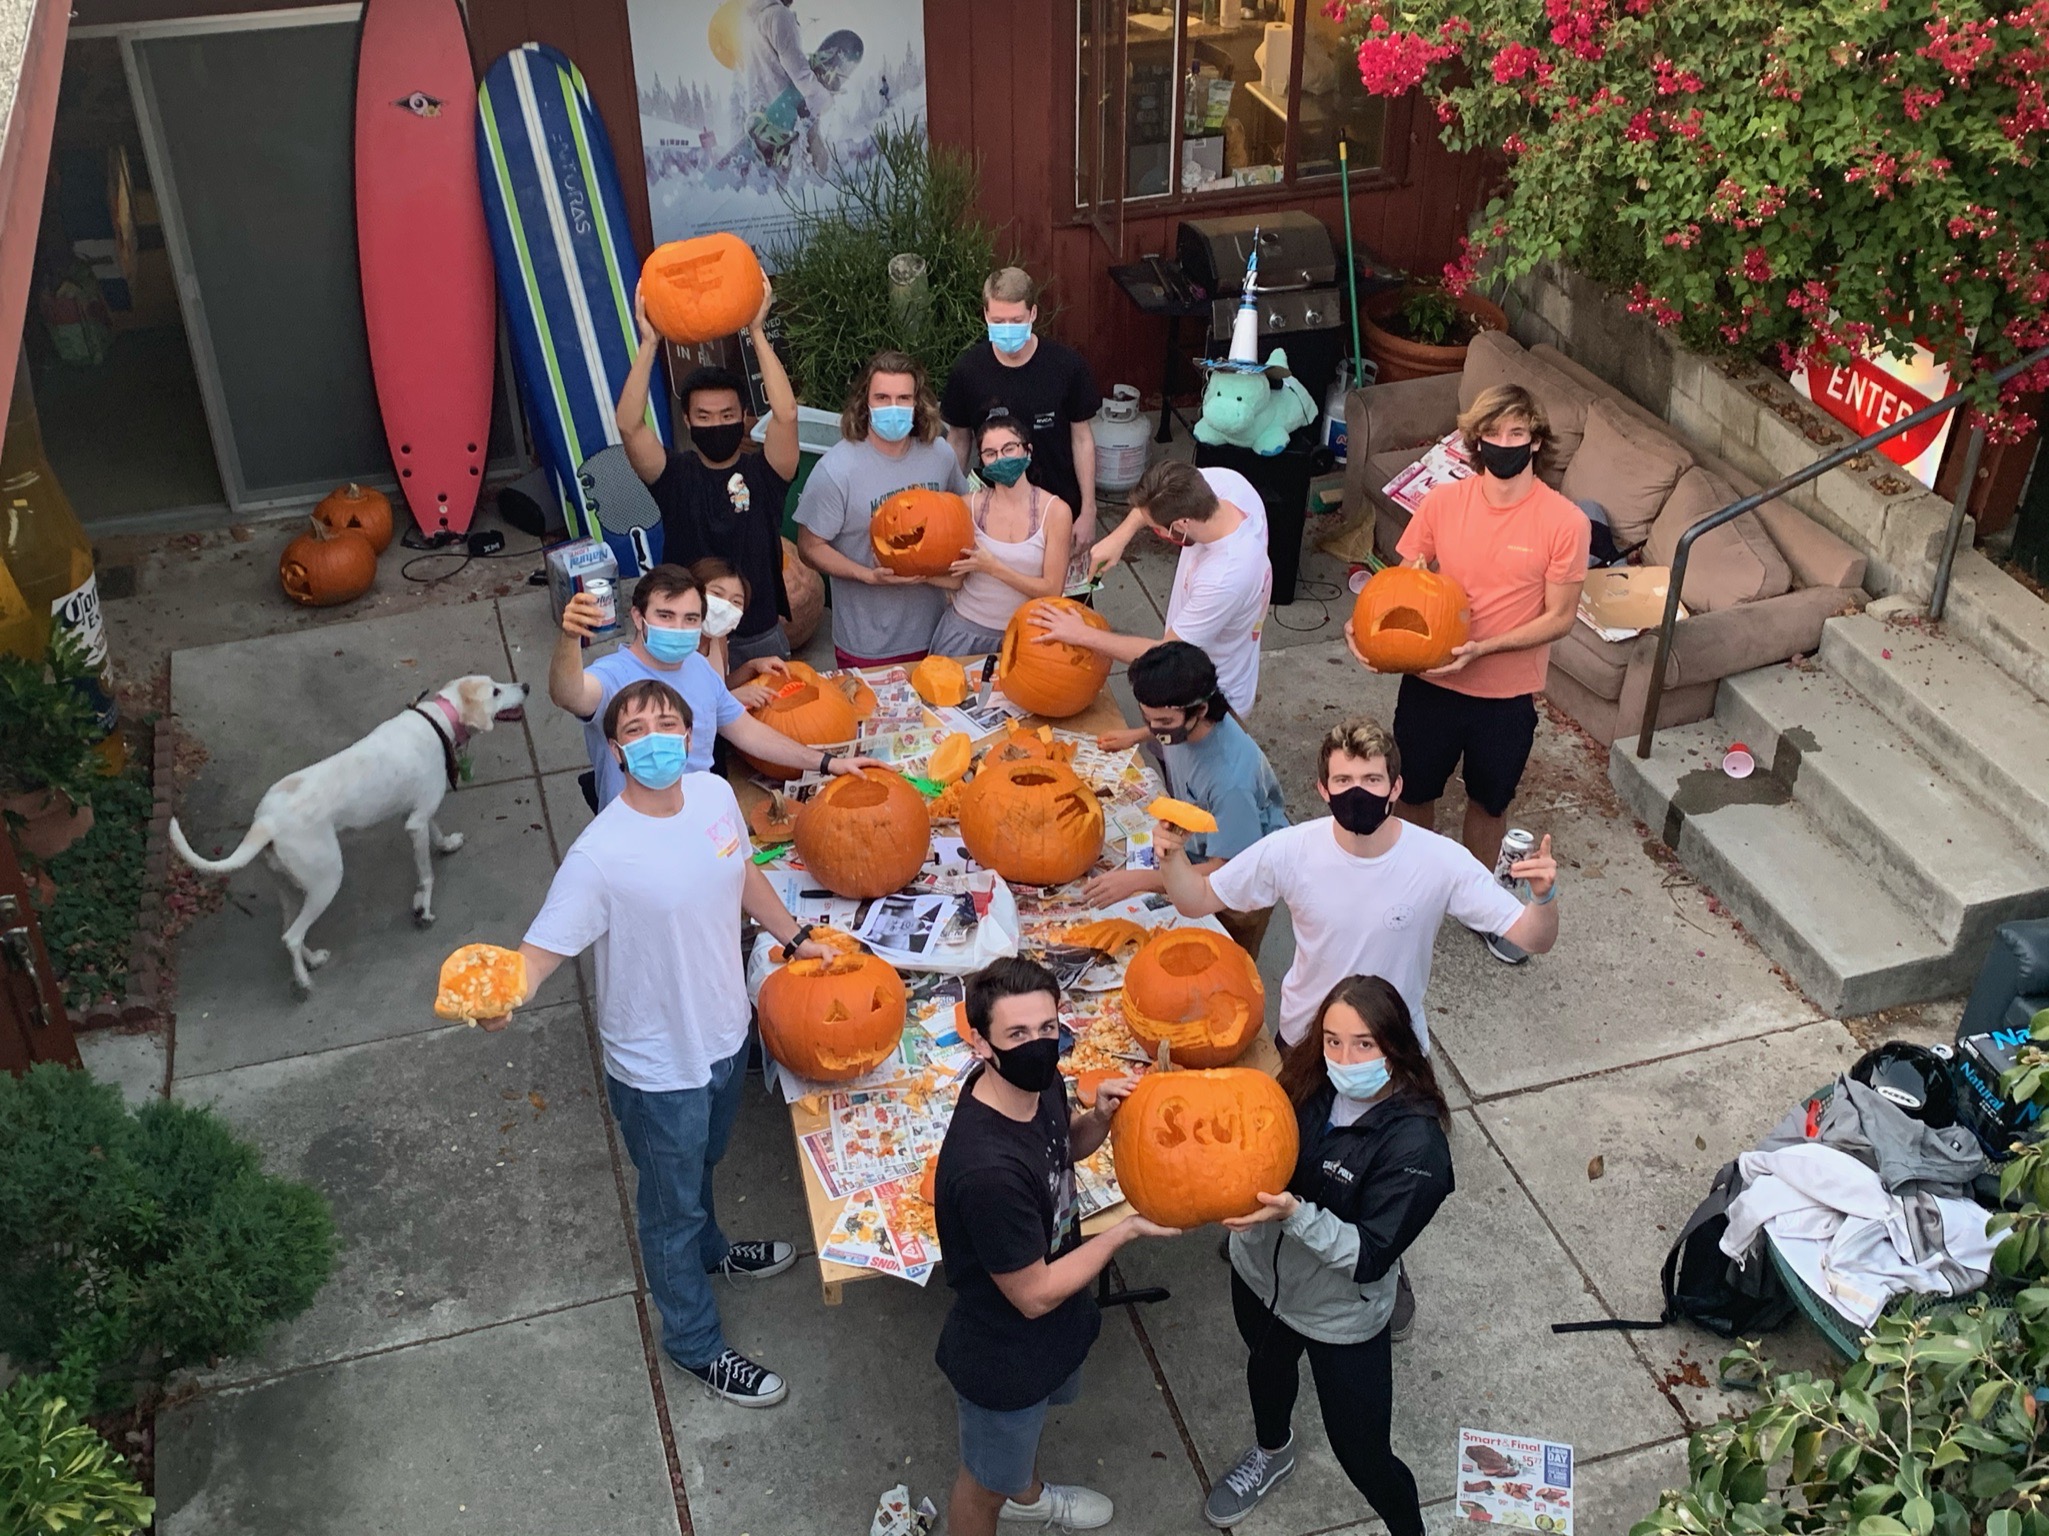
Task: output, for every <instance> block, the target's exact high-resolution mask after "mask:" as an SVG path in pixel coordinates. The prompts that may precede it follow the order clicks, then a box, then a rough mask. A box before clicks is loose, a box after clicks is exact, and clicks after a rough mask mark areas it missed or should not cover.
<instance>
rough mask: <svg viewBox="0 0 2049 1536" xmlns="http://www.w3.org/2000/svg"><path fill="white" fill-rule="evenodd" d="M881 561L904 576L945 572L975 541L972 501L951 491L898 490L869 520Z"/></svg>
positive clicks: (871, 538)
mask: <svg viewBox="0 0 2049 1536" xmlns="http://www.w3.org/2000/svg"><path fill="white" fill-rule="evenodd" d="M868 543H869V545H870V546H871V547H872V548H873V549H874V551H875V561H876V564H878V565H881V566H883V567H885V568H886V569H888V570H892V571H894V572H896V574H897V575H899V576H944V575H945V574H946V573H947V572H948V571H950V570H952V569H953V562H954V561H956V560H958V559H959V558H960V557H961V556H962V555H964V554H966V553H967V552H968V551H969V550H970V549H972V548H974V545H975V521H974V519H973V518H972V517H970V516H968V504H967V502H965V501H963V500H962V499H961V498H960V497H958V496H956V495H954V494H953V492H951V491H931V490H926V489H925V488H924V487H922V486H912V487H911V488H910V489H909V490H905V491H898V492H897V493H896V494H895V495H894V496H891V497H889V498H888V499H887V500H886V501H884V502H883V503H882V505H881V506H879V507H877V508H876V509H875V511H874V513H873V515H872V516H870V518H869V519H868Z"/></svg>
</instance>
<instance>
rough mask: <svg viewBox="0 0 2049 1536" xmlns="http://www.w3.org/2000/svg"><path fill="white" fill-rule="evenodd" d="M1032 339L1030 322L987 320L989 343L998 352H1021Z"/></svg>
mask: <svg viewBox="0 0 2049 1536" xmlns="http://www.w3.org/2000/svg"><path fill="white" fill-rule="evenodd" d="M1031 339H1032V327H1031V322H1030V321H1027V320H1006V321H997V320H991V321H990V322H989V345H990V346H992V347H994V348H995V349H996V350H997V351H998V352H1022V351H1024V349H1025V344H1026V343H1027V342H1029V341H1030V340H1031Z"/></svg>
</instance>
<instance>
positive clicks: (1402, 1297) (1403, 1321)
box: [1387, 1264, 1416, 1344]
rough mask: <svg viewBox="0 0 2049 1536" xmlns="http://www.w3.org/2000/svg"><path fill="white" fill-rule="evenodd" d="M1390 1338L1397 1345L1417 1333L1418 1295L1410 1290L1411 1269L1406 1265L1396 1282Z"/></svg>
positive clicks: (1389, 1322) (1390, 1322)
mask: <svg viewBox="0 0 2049 1536" xmlns="http://www.w3.org/2000/svg"><path fill="white" fill-rule="evenodd" d="M1387 1326H1388V1328H1389V1330H1390V1333H1389V1337H1390V1338H1391V1339H1392V1340H1393V1341H1394V1342H1395V1343H1397V1344H1399V1343H1401V1342H1402V1341H1403V1340H1404V1339H1406V1338H1407V1337H1408V1336H1409V1335H1410V1334H1412V1333H1414V1332H1415V1331H1416V1293H1415V1292H1414V1291H1412V1290H1410V1289H1409V1268H1408V1266H1407V1265H1406V1264H1404V1265H1403V1266H1402V1267H1401V1269H1400V1270H1398V1271H1397V1272H1396V1276H1395V1282H1394V1314H1393V1315H1392V1316H1391V1317H1389V1318H1388V1320H1387Z"/></svg>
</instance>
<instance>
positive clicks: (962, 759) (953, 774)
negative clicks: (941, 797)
mask: <svg viewBox="0 0 2049 1536" xmlns="http://www.w3.org/2000/svg"><path fill="white" fill-rule="evenodd" d="M974 751H975V744H974V743H973V742H972V741H970V740H968V738H967V733H966V732H964V731H955V732H954V733H953V734H952V735H950V736H948V737H946V738H945V739H944V740H943V741H941V742H940V743H939V745H938V746H936V747H934V748H933V749H932V755H931V756H930V757H929V758H927V759H926V760H925V777H926V778H928V779H930V780H932V781H933V782H934V783H936V784H953V783H956V782H958V780H959V779H960V776H961V775H962V774H964V773H966V772H967V771H968V763H969V762H970V761H971V760H972V758H973V756H974Z"/></svg>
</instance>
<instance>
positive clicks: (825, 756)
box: [818, 752, 833, 773]
mask: <svg viewBox="0 0 2049 1536" xmlns="http://www.w3.org/2000/svg"><path fill="white" fill-rule="evenodd" d="M832 759H833V754H832V753H830V752H821V753H819V754H818V771H819V772H820V773H830V772H831V771H832Z"/></svg>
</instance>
